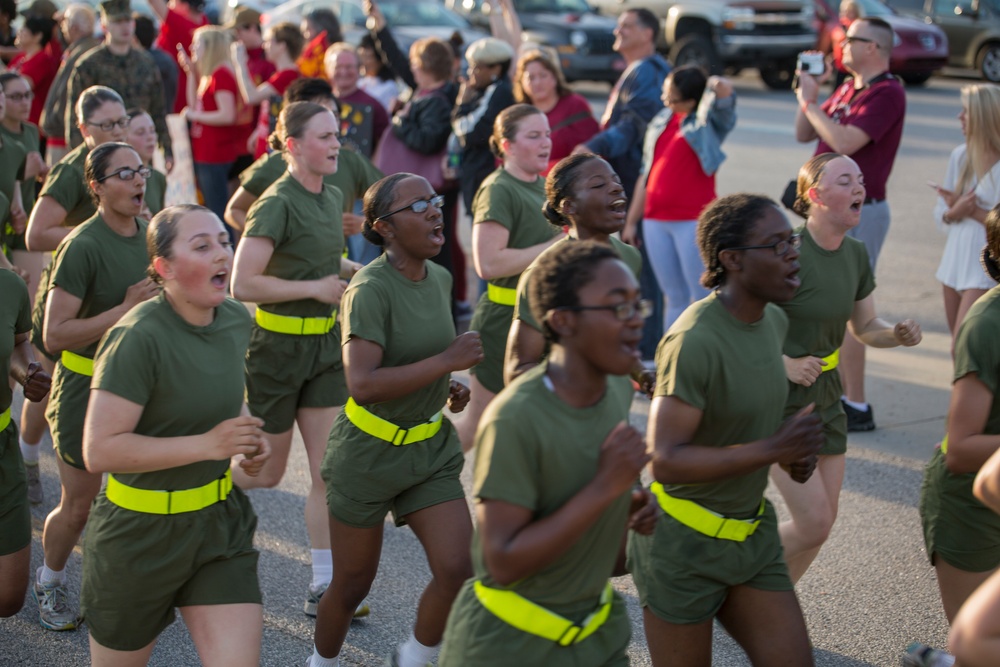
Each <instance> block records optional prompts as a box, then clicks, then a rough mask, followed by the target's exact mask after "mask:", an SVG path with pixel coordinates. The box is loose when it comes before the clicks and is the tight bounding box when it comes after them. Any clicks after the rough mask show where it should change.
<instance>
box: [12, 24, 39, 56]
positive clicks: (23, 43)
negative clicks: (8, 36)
mask: <svg viewBox="0 0 1000 667" xmlns="http://www.w3.org/2000/svg"><path fill="white" fill-rule="evenodd" d="M41 42H42V36H41V35H40V34H38V35H36V34H35V33H33V32H31V31H30V30H28V28H27V27H26V26H23V25H22V26H21V27H20V29H18V31H17V35H16V36H15V37H14V46H16V47H17V48H19V49H21V50H22V51H37V50H38V49H39V48H40V45H41Z"/></svg>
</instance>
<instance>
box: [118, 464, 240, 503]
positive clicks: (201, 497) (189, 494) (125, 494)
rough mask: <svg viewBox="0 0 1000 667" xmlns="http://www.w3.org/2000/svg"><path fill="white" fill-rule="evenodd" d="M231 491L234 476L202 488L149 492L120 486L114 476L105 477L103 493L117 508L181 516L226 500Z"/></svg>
mask: <svg viewBox="0 0 1000 667" xmlns="http://www.w3.org/2000/svg"><path fill="white" fill-rule="evenodd" d="M232 490H233V474H232V472H230V471H229V469H228V468H227V469H226V474H225V475H223V476H222V477H220V478H219V479H216V480H212V481H211V482H209V483H208V484H206V485H204V486H199V487H196V488H194V489H182V490H181V491H151V490H149V489H137V488H135V487H133V486H127V485H125V484H122V483H121V482H119V481H118V480H117V479H115V476H114V475H108V485H107V487H106V488H105V490H104V493H105V495H107V497H108V500H110V501H111V502H113V503H114V504H115V505H118V507H123V508H125V509H127V510H132V511H133V512H143V513H144V514H183V513H184V512H196V511H198V510H200V509H205V508H206V507H208V506H210V505H214V504H215V503H217V502H219V501H221V500H225V499H226V498H227V497H228V496H229V492H230V491H232Z"/></svg>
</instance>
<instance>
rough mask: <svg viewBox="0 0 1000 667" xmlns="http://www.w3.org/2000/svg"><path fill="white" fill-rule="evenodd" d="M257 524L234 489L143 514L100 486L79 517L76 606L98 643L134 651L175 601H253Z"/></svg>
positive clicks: (256, 599) (165, 621)
mask: <svg viewBox="0 0 1000 667" xmlns="http://www.w3.org/2000/svg"><path fill="white" fill-rule="evenodd" d="M256 527H257V515H256V514H254V511H253V507H252V506H251V505H250V500H249V499H248V498H247V497H246V495H244V494H243V492H242V491H240V489H239V488H237V487H234V488H233V491H232V493H231V494H230V495H229V497H228V498H227V499H226V500H224V501H222V502H219V503H216V504H214V505H211V506H209V507H206V508H204V509H201V510H198V511H197V512H186V513H184V514H173V515H169V516H163V515H158V514H144V513H142V512H133V511H131V510H127V509H123V508H121V507H118V506H117V505H115V504H114V503H112V502H111V501H109V500H108V499H107V497H106V496H105V495H104V493H103V492H102V493H101V494H100V495H98V496H97V500H95V501H94V505H93V508H92V510H91V513H90V519H89V521H88V522H87V535H86V538H85V544H84V550H85V553H86V557H85V558H84V559H83V584H82V591H81V595H80V604H81V611H82V613H83V615H84V616H85V617H86V619H87V625H88V626H89V627H90V635H91V636H92V637H93V638H94V640H96V641H97V643H98V644H100V645H101V646H106V647H107V648H110V649H114V650H116V651H135V650H138V649H141V648H143V647H144V646H147V645H148V644H149V643H150V642H152V641H153V640H154V639H156V637H157V636H158V635H159V634H160V632H162V631H163V629H164V628H166V627H167V626H168V625H170V624H171V623H173V621H174V615H175V614H174V608H175V607H189V606H193V605H225V604H248V603H249V604H261V594H260V585H259V583H258V581H257V558H258V555H259V554H258V552H257V550H256V549H254V548H253V534H254V530H255V529H256Z"/></svg>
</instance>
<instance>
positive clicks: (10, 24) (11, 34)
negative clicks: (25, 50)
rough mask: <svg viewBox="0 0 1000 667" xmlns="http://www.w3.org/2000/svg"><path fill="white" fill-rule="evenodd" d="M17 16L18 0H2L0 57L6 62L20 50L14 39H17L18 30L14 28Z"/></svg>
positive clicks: (0, 1) (0, 8) (0, 0)
mask: <svg viewBox="0 0 1000 667" xmlns="http://www.w3.org/2000/svg"><path fill="white" fill-rule="evenodd" d="M16 18H17V2H16V0H0V57H2V58H3V61H4V62H5V63H7V62H10V60H11V59H12V58H13V57H14V56H16V55H17V54H18V52H19V51H20V49H18V48H17V47H16V46H14V40H16V39H17V31H16V30H14V19H16Z"/></svg>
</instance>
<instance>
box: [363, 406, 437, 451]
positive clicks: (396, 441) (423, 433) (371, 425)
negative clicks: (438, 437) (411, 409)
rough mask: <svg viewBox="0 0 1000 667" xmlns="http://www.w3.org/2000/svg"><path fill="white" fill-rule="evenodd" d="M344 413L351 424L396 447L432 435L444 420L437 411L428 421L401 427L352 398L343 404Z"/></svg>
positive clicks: (425, 438) (410, 443)
mask: <svg viewBox="0 0 1000 667" xmlns="http://www.w3.org/2000/svg"><path fill="white" fill-rule="evenodd" d="M344 414H346V415H347V418H348V419H349V420H351V423H352V424H354V425H355V426H357V427H358V428H359V429H361V430H362V431H364V432H365V433H367V434H368V435H373V436H375V437H376V438H378V439H379V440H385V441H386V442H391V443H392V444H393V445H395V446H396V447H399V446H401V445H412V444H413V443H414V442H420V441H421V440H427V439H428V438H431V437H433V436H434V434H436V433H437V432H438V431H440V430H441V424H442V423H443V422H444V420H443V419H442V418H441V413H440V412H438V413H437V414H436V415H434V416H433V417H431V419H430V421H427V422H424V423H423V424H417V425H416V426H412V427H410V428H402V427H400V426H396V425H395V424H393V423H392V422H391V421H388V420H385V419H382V418H381V417H379V416H378V415H374V414H372V413H371V412H369V411H368V410H365V409H364V408H363V407H361V406H360V405H358V404H357V403H355V402H354V399H353V398H348V399H347V405H345V406H344Z"/></svg>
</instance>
